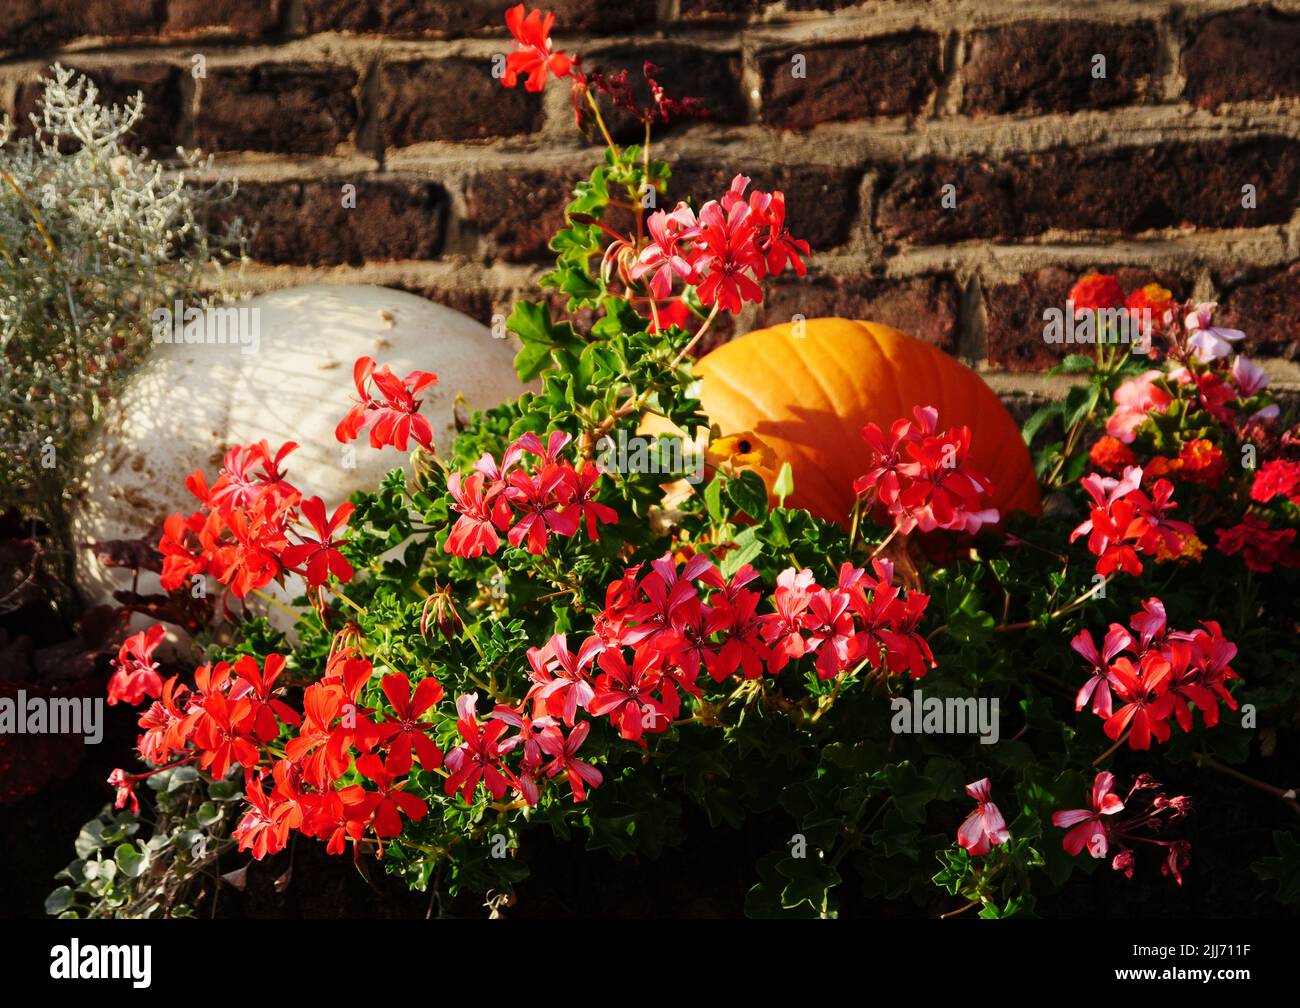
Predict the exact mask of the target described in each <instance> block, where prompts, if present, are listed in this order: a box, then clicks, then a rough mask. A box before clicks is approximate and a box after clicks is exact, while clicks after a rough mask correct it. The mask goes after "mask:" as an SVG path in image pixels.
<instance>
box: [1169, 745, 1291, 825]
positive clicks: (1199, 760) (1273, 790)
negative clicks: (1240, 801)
mask: <svg viewBox="0 0 1300 1008" xmlns="http://www.w3.org/2000/svg"><path fill="white" fill-rule="evenodd" d="M1194 759H1195V760H1196V765H1197V766H1203V767H1209V768H1210V769H1211V770H1216V771H1218V772H1219V773H1221V774H1224V775H1226V776H1228V777H1231V778H1233V779H1234V780H1239V781H1241V783H1243V784H1249V785H1250V786H1251V787H1253V788H1255V789H1256V790H1257V791H1263V792H1264V793H1265V794H1271V795H1272V796H1273V797H1274V798H1277V799H1279V800H1281V801H1282V802H1283V803H1285V804H1286V806H1287V807H1288V808H1290V809H1291V811H1292V812H1294V813H1296V815H1300V802H1297V801H1296V798H1295V796H1296V789H1295V788H1289V789H1288V788H1280V787H1278V786H1277V785H1275V784H1268V783H1266V782H1264V781H1262V780H1256V779H1255V778H1254V777H1251V776H1249V775H1248V774H1244V773H1242V772H1241V771H1240V770H1234V769H1233V768H1232V767H1230V766H1226V765H1224V764H1223V763H1220V762H1219V761H1218V760H1216V759H1215V758H1214V757H1212V756H1206V755H1205V754H1204V753H1197V754H1196V755H1195V757H1194Z"/></svg>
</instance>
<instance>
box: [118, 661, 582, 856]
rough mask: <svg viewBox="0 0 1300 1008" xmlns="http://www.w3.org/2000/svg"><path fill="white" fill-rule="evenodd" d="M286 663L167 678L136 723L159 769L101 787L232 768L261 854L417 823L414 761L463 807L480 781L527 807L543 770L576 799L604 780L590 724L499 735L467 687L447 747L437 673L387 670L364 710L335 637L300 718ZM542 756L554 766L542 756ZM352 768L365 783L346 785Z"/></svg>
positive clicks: (337, 843)
mask: <svg viewBox="0 0 1300 1008" xmlns="http://www.w3.org/2000/svg"><path fill="white" fill-rule="evenodd" d="M285 666H286V662H285V658H284V656H282V655H278V654H272V655H269V656H268V657H267V658H266V661H265V666H264V667H263V666H262V665H261V664H259V662H258V661H257V659H255V658H253V657H251V656H244V657H241V658H239V659H238V660H237V661H235V662H233V663H230V662H220V663H217V664H215V665H210V666H209V665H203V666H200V667H199V668H198V669H196V670H195V673H194V683H195V685H194V687H193V688H190V687H188V686H186V685H185V684H184V683H182V682H181V680H180V678H179V677H172V678H170V679H168V680H166V681H165V682H162V683H161V689H160V699H158V700H156V701H155V702H154V703H153V704H152V705H151V706H150V707H149V708H148V709H147V710H146V711H145V712H144V714H143V715H142V716H141V718H140V727H141V729H142V734H141V736H140V740H139V744H138V745H139V750H140V755H141V756H142V757H143V758H144V759H145V760H147V761H149V762H150V763H152V764H154V765H155V767H156V768H157V769H155V770H152V771H149V772H148V773H144V774H137V775H131V774H127V773H126V772H125V771H123V770H115V771H114V772H113V775H112V777H111V778H110V783H112V784H113V785H114V786H115V787H116V788H117V807H119V808H122V807H128V806H129V807H130V808H131V809H132V811H136V810H138V808H139V802H138V799H137V798H136V795H135V787H136V786H137V784H138V783H139V782H140V781H141V780H143V779H145V778H146V777H148V776H151V775H152V774H153V773H157V772H159V770H161V769H166V768H167V767H169V766H178V765H181V764H183V763H188V762H192V761H197V762H198V765H199V767H200V768H201V769H203V770H204V771H206V772H207V773H208V774H210V775H211V776H212V777H213V778H214V779H222V778H225V777H226V776H227V775H228V774H229V772H230V771H231V769H232V768H233V767H234V766H235V765H236V764H238V765H239V766H240V767H242V769H243V773H244V788H245V793H246V796H247V801H248V806H247V808H246V809H245V811H244V814H243V816H242V817H241V819H240V822H239V824H238V826H237V827H236V829H235V831H234V836H235V839H237V840H238V841H239V847H240V849H241V850H248V851H250V852H251V853H252V854H253V856H254V857H256V858H259V859H260V858H263V857H265V856H266V855H268V854H273V853H276V852H277V851H280V850H283V849H284V847H285V845H286V844H287V842H288V839H289V836H290V834H291V833H292V831H294V830H298V831H300V832H302V833H304V834H306V835H308V836H312V837H315V838H317V839H320V840H323V841H325V843H326V844H327V848H328V850H329V852H330V853H333V854H338V853H342V851H343V850H344V849H345V847H346V845H347V843H348V842H349V841H351V842H352V843H353V844H354V845H355V844H356V843H358V842H360V841H361V840H362V839H363V838H365V837H367V836H368V835H369V834H371V833H373V835H374V838H375V839H376V840H377V841H379V842H380V843H381V844H382V842H383V841H384V840H386V839H389V838H391V837H395V836H398V835H399V834H400V833H401V832H402V828H403V822H404V820H410V821H413V822H415V821H419V820H420V819H422V818H423V817H424V816H425V815H426V814H427V812H428V804H427V802H426V800H425V799H424V798H421V797H419V795H417V794H414V793H411V792H412V789H411V787H410V784H411V783H412V774H413V773H415V772H417V768H418V772H423V773H426V774H441V775H443V776H444V777H445V780H444V781H443V791H444V792H445V793H446V794H447V795H449V796H450V795H456V794H460V795H461V796H462V797H463V798H464V800H465V801H467V802H472V801H474V800H475V792H476V791H477V789H478V787H479V785H480V783H481V784H482V785H483V786H484V788H485V789H486V791H487V793H488V794H490V795H491V796H492V797H493V798H496V799H500V798H501V797H503V796H504V795H505V793H506V791H507V790H509V789H512V788H513V789H514V790H515V791H517V792H518V793H519V795H520V796H521V797H522V798H523V799H524V800H526V801H528V802H529V803H535V802H536V801H537V800H538V798H539V790H538V787H537V778H538V776H539V775H549V776H556V775H557V774H559V773H561V772H567V773H568V774H569V776H570V780H573V781H576V783H575V785H574V795H575V800H577V801H581V800H583V799H584V798H585V789H584V784H586V783H599V781H600V774H599V771H596V770H595V768H594V767H590V766H588V765H587V764H585V763H582V762H581V761H580V760H578V759H577V758H576V752H577V749H578V747H579V746H581V744H582V741H583V739H585V737H586V734H587V731H588V730H589V726H587V725H581V726H579V727H578V728H577V729H575V730H574V731H572V732H570V733H569V734H568V736H567V737H566V736H565V733H564V732H563V730H562V729H561V728H560V727H559V726H557V725H556V724H554V723H552V722H551V721H547V720H542V721H540V722H535V723H534V724H533V725H532V726H531V727H524V728H523V729H522V730H521V733H520V734H518V735H515V736H512V737H510V738H505V739H503V738H502V737H501V736H502V734H503V733H504V732H505V730H506V729H507V728H508V727H509V725H510V724H511V723H512V722H511V720H510V714H509V712H508V710H505V711H504V713H502V714H501V715H500V716H494V717H493V718H491V719H489V720H488V721H487V723H486V724H484V723H481V722H480V721H479V719H478V715H477V714H476V712H475V706H476V703H477V700H478V696H477V694H474V693H470V694H466V695H463V696H461V697H459V698H458V699H457V701H456V713H457V718H456V730H457V732H458V733H459V736H460V741H459V743H458V744H456V745H454V746H452V747H450V748H449V749H448V751H447V752H446V753H445V754H444V752H443V750H442V749H441V748H439V745H438V743H437V741H436V735H437V732H438V730H439V728H440V727H441V724H443V723H445V722H446V721H447V718H446V717H445V716H444V717H441V718H439V716H438V711H437V710H436V708H437V705H438V704H439V703H440V702H441V701H442V700H443V699H444V691H443V688H442V686H441V685H440V684H439V683H438V681H437V679H435V678H434V677H432V676H429V677H426V678H424V679H421V680H420V681H419V682H417V683H416V684H415V685H414V688H412V683H411V681H410V680H409V679H408V678H407V676H405V675H403V674H401V673H396V672H394V673H390V674H388V675H385V676H384V677H383V678H382V679H381V680H380V682H379V691H380V694H381V695H382V697H383V700H384V702H383V703H381V704H380V706H378V707H369V706H365V705H364V704H363V703H362V693H363V690H364V688H365V687H366V685H367V683H369V682H370V680H371V678H372V677H373V675H374V666H373V665H372V663H371V662H370V661H369V660H368V659H367V658H365V657H364V656H363V655H362V654H361V652H360V651H358V650H357V649H356V648H355V647H353V646H350V645H349V646H340V647H338V648H337V649H336V651H335V653H334V654H333V655H332V656H331V658H330V660H329V662H328V665H327V667H326V670H325V674H324V675H323V677H322V678H321V679H320V680H319V681H318V682H315V683H313V684H312V685H310V686H308V687H307V688H306V690H304V692H303V696H302V712H301V713H299V712H298V711H296V710H295V709H293V708H292V707H290V706H289V705H288V704H287V703H285V702H284V701H283V700H282V699H281V698H280V696H279V694H280V693H281V692H282V691H281V690H280V689H279V688H278V685H277V684H278V681H279V680H280V677H281V676H282V674H283V673H284V671H285ZM516 727H520V726H519V725H518V724H516ZM286 731H287V732H288V734H287V736H286V735H285V732H286ZM520 745H522V746H523V748H522V749H521V752H523V753H524V760H523V772H522V773H521V774H519V775H517V774H516V773H515V772H514V771H512V770H511V769H509V768H508V767H507V766H506V765H505V757H506V755H507V754H509V753H510V752H511V751H512V750H514V749H515V748H516V746H520ZM546 753H549V754H550V755H551V761H550V763H549V764H544V763H543V761H542V760H541V757H540V755H539V754H546ZM534 756H537V757H538V758H537V759H536V760H534V759H533V757H534ZM176 757H181V758H179V759H176ZM169 760H175V761H174V762H171V763H168V761H169ZM440 768H445V769H440ZM353 770H355V774H352V771H353ZM350 774H351V775H352V777H353V778H356V777H357V776H359V777H360V778H361V779H362V780H361V781H360V782H358V783H349V784H346V785H345V784H343V780H344V778H345V777H348V776H349V775H350Z"/></svg>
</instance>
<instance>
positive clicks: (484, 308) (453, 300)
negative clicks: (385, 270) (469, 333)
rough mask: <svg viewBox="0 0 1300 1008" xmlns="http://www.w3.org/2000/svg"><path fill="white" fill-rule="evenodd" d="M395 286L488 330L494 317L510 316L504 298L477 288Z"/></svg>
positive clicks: (508, 302) (507, 302)
mask: <svg viewBox="0 0 1300 1008" xmlns="http://www.w3.org/2000/svg"><path fill="white" fill-rule="evenodd" d="M396 286H397V288H398V289H399V290H404V291H408V292H410V293H411V294H418V295H419V296H420V297H422V298H425V299H427V300H429V301H433V302H436V303H437V304H440V305H446V306H447V307H448V308H454V309H455V310H456V311H458V312H461V313H462V314H464V315H468V316H469V317H470V318H472V319H475V320H477V321H479V322H482V323H483V324H484V325H485V326H488V327H489V328H490V327H491V325H492V317H493V316H494V315H500V316H501V317H502V318H503V319H504V318H506V317H508V316H509V315H510V310H511V308H512V307H513V304H512V303H511V302H510V301H507V299H506V298H504V297H502V296H500V295H498V294H495V293H493V292H491V291H486V290H481V289H477V288H473V289H469V290H464V289H461V288H459V287H442V286H438V287H435V286H432V285H429V284H413V283H403V284H397V285H396Z"/></svg>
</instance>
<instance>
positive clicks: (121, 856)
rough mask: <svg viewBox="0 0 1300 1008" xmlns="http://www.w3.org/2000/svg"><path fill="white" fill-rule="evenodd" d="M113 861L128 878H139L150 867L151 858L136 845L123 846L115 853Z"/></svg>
mask: <svg viewBox="0 0 1300 1008" xmlns="http://www.w3.org/2000/svg"><path fill="white" fill-rule="evenodd" d="M113 860H114V861H116V862H117V866H118V867H119V868H121V869H122V873H123V874H124V875H126V876H127V877H128V878H139V877H140V876H141V875H143V874H144V872H145V869H146V868H148V867H149V858H148V856H147V855H145V854H143V853H141V851H140V848H139V847H137V846H136V845H135V844H129V843H127V844H122V845H121V846H120V847H118V848H117V850H116V851H114V852H113Z"/></svg>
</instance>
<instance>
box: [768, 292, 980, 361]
mask: <svg viewBox="0 0 1300 1008" xmlns="http://www.w3.org/2000/svg"><path fill="white" fill-rule="evenodd" d="M766 293H767V296H766V298H765V299H764V301H763V305H762V307H761V308H760V310H759V321H758V325H759V326H773V325H778V324H780V323H782V322H789V321H790V320H791V318H793V317H794V316H795V315H796V314H798V315H802V316H803V317H804V318H806V319H811V318H828V317H833V318H849V319H862V320H864V321H868V322H881V323H883V324H885V325H890V326H893V327H894V328H896V329H901V330H903V331H904V332H905V333H908V334H909V335H912V336H915V337H916V338H917V339H920V340H924V341H925V342H926V343H930V344H932V345H933V346H937V347H939V348H940V349H942V350H947V351H948V352H949V353H952V352H954V351H955V350H956V348H957V329H958V324H959V323H958V313H959V301H960V297H961V292H960V290H959V289H958V286H957V283H956V282H955V281H954V280H953V278H952V277H950V276H946V275H928V276H919V277H907V278H904V279H887V278H883V277H879V278H861V279H859V278H846V277H811V276H810V277H805V278H802V279H794V278H790V279H787V280H782V281H779V282H777V283H775V284H769V286H768V289H767V292H766Z"/></svg>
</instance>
